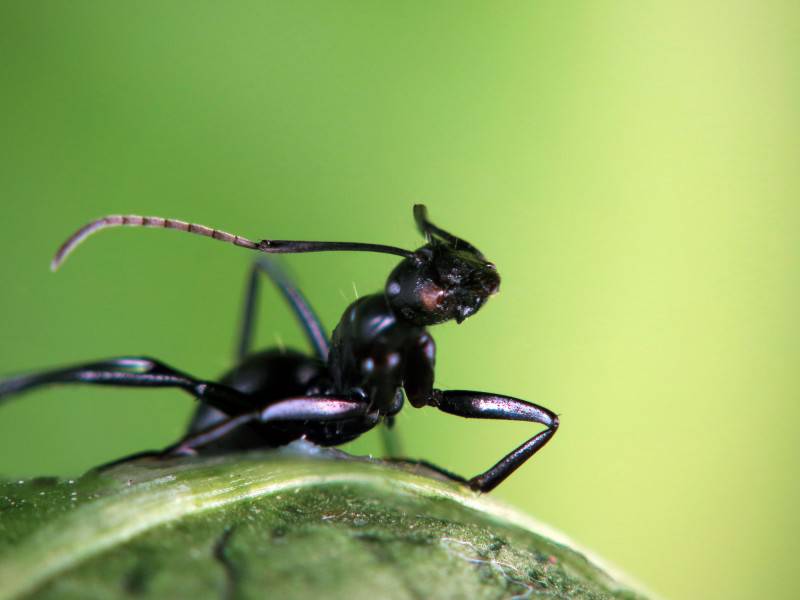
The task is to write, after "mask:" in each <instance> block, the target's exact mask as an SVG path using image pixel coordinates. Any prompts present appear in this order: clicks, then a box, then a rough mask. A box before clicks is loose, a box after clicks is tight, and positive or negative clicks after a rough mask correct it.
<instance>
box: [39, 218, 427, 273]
mask: <svg viewBox="0 0 800 600" xmlns="http://www.w3.org/2000/svg"><path fill="white" fill-rule="evenodd" d="M109 227H155V228H160V229H176V230H178V231H183V232H186V233H193V234H195V235H202V236H204V237H210V238H213V239H215V240H219V241H221V242H226V243H228V244H233V245H234V246H240V247H242V248H247V249H248V250H257V251H259V252H265V253H267V254H293V253H300V252H326V251H329V250H330V251H355V252H381V253H383V254H395V255H397V256H402V257H404V258H414V257H415V256H416V255H415V254H414V253H413V252H411V251H409V250H403V249H402V248H396V247H394V246H384V245H383V244H364V243H360V242H304V241H290V240H261V241H259V242H254V241H252V240H249V239H247V238H246V237H242V236H240V235H234V234H232V233H228V232H227V231H222V230H220V229H213V228H211V227H206V226H205V225H199V224H197V223H187V222H186V221H180V220H178V219H165V218H163V217H142V216H139V215H110V216H108V217H103V218H101V219H97V220H95V221H92V222H90V223H87V224H86V225H84V226H83V227H81V228H80V229H78V230H77V231H76V232H75V233H73V234H72V235H71V236H70V237H69V238H67V241H65V242H64V243H63V244H62V245H61V247H60V248H59V249H58V252H56V254H55V256H54V257H53V260H52V261H51V263H50V269H51V270H52V271H55V270H57V269H58V268H59V267H60V266H61V265H62V263H63V262H64V261H65V260H66V259H67V256H69V255H70V254H71V253H72V251H73V250H75V248H76V247H77V246H78V245H79V244H80V243H81V242H83V240H85V239H86V238H88V237H89V236H90V235H92V234H93V233H96V232H98V231H100V230H102V229H107V228H109Z"/></svg>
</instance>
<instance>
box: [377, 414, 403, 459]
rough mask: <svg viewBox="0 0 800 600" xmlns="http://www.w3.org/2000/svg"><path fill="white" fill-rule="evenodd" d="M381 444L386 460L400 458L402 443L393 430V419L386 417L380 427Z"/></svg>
mask: <svg viewBox="0 0 800 600" xmlns="http://www.w3.org/2000/svg"><path fill="white" fill-rule="evenodd" d="M381 444H382V445H383V453H384V455H385V456H387V457H388V458H392V459H393V458H397V457H398V456H402V454H403V443H402V440H401V439H400V436H399V435H398V434H397V429H395V423H394V417H388V418H387V419H386V421H384V422H383V424H382V426H381Z"/></svg>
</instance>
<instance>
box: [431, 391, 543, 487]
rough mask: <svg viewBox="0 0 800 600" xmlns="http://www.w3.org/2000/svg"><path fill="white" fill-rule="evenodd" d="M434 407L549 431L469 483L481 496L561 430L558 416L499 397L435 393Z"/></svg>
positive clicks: (449, 411)
mask: <svg viewBox="0 0 800 600" xmlns="http://www.w3.org/2000/svg"><path fill="white" fill-rule="evenodd" d="M431 406H435V407H436V408H438V409H439V410H441V411H443V412H446V413H450V414H452V415H458V416H460V417H466V418H469V419H501V420H504V421H529V422H533V423H541V424H542V425H546V426H547V429H545V430H544V431H542V432H541V433H538V434H536V435H535V436H533V437H532V438H530V439H529V440H528V441H527V442H525V443H524V444H522V445H521V446H519V447H517V448H516V449H514V450H512V451H511V452H510V453H509V454H507V455H506V456H504V457H503V458H502V459H500V461H499V462H498V463H497V464H495V465H494V466H493V467H492V468H490V469H489V470H488V471H486V472H484V473H481V474H480V475H476V476H475V477H473V478H472V479H470V480H469V486H470V487H471V488H472V489H474V490H478V491H480V492H489V491H491V490H493V489H494V488H495V487H497V486H498V485H499V484H500V483H501V482H502V481H503V480H504V479H505V478H506V477H508V476H509V475H511V473H513V472H514V471H515V470H516V469H517V468H518V467H520V466H521V465H522V463H524V462H525V461H526V460H528V459H529V458H530V457H531V456H533V455H534V454H536V452H538V451H539V450H541V448H542V446H544V445H545V444H546V443H547V442H548V441H549V440H550V438H552V437H553V434H554V433H555V432H556V430H557V429H558V416H557V415H556V414H555V413H553V412H551V411H549V410H547V409H546V408H544V407H542V406H538V405H536V404H533V403H531V402H526V401H525V400H519V399H517V398H511V397H510V396H501V395H499V394H487V393H483V392H468V391H462V390H451V391H439V390H434V394H433V401H432V402H431Z"/></svg>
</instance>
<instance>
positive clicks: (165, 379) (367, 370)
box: [0, 204, 558, 492]
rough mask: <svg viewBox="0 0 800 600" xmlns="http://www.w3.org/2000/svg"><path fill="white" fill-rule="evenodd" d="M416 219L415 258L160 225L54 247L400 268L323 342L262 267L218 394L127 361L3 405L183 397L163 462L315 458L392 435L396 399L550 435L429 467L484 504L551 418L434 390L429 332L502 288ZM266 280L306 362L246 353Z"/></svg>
mask: <svg viewBox="0 0 800 600" xmlns="http://www.w3.org/2000/svg"><path fill="white" fill-rule="evenodd" d="M414 218H415V220H416V223H417V226H418V227H419V229H420V231H421V233H422V234H423V235H424V236H425V241H426V243H425V245H424V246H422V247H421V248H419V249H417V250H415V251H413V252H411V251H408V250H403V249H402V248H396V247H393V246H385V245H381V244H364V243H356V242H308V241H286V240H262V241H260V242H253V241H251V240H249V239H247V238H244V237H241V236H238V235H232V234H230V233H226V232H224V231H219V230H217V229H212V228H209V227H206V226H204V225H197V224H193V223H187V222H185V221H178V220H175V219H164V218H161V217H141V216H122V215H113V216H109V217H104V218H102V219H98V220H96V221H93V222H91V223H89V224H88V225H86V226H84V227H83V228H81V229H79V230H78V231H77V232H75V233H74V234H73V235H72V236H71V237H70V238H69V239H68V240H67V241H66V242H65V243H64V244H63V245H62V246H61V248H60V249H59V250H58V252H57V253H56V255H55V257H54V259H53V262H52V264H51V267H52V269H53V270H55V269H57V268H58V267H59V266H60V264H61V263H62V262H63V261H64V260H65V259H66V257H67V255H68V254H69V253H70V252H72V250H74V249H75V247H76V246H77V245H78V244H79V243H81V242H82V241H83V240H84V239H86V238H87V237H88V236H89V235H91V234H93V233H95V232H97V231H99V230H101V229H105V228H108V227H117V226H125V227H156V228H165V229H176V230H178V231H184V232H187V233H193V234H197V235H202V236H206V237H210V238H213V239H216V240H220V241H223V242H227V243H231V244H234V245H236V246H240V247H242V248H247V249H250V250H256V251H258V252H263V253H267V254H289V253H299V252H322V251H329V250H333V251H366V252H381V253H386V254H394V255H397V256H401V257H402V261H401V262H400V264H398V265H397V266H396V267H395V268H394V270H393V271H392V272H391V274H390V275H389V278H388V280H387V282H386V286H385V288H384V290H383V291H382V292H380V293H377V294H372V295H369V296H365V297H362V298H360V299H358V300H356V301H355V302H353V303H352V304H351V305H350V306H348V307H347V309H346V310H345V311H344V314H343V315H342V318H341V320H340V321H339V324H338V325H337V326H336V329H334V331H333V336H332V337H331V338H330V341H329V338H328V336H327V335H326V333H325V330H324V328H323V326H322V324H321V323H320V320H319V318H317V316H316V314H315V313H314V311H313V310H312V308H311V306H310V305H309V303H308V302H307V301H306V299H305V298H304V296H303V295H302V293H301V292H300V290H298V289H297V288H296V287H295V286H294V285H292V283H291V282H290V281H289V280H288V279H287V278H286V277H285V276H284V275H283V273H282V272H281V271H280V270H278V268H277V267H276V266H275V265H274V263H272V262H270V261H268V260H266V258H265V257H262V258H261V259H259V260H257V261H256V262H255V264H254V266H253V270H252V272H251V274H250V279H249V284H248V289H247V295H246V298H245V308H244V318H243V325H242V330H241V336H240V342H239V345H238V353H237V354H238V361H237V366H236V367H234V368H233V369H232V370H231V371H229V372H228V373H227V374H226V375H224V376H223V377H222V379H221V380H220V381H219V382H214V381H205V380H202V379H197V378H195V377H192V376H190V375H187V374H186V373H183V372H181V371H178V370H177V369H174V368H172V367H170V366H168V365H165V364H164V363H162V362H160V361H158V360H155V359H152V358H144V357H129V356H126V357H120V358H112V359H109V360H101V361H98V362H92V363H86V364H81V365H75V366H71V367H66V368H62V369H56V370H52V371H46V372H42V373H34V374H29V375H22V376H18V377H14V378H11V379H8V380H6V381H3V382H0V400H3V399H5V398H6V397H8V396H11V395H13V394H17V393H20V392H23V391H26V390H30V389H32V388H35V387H38V386H42V385H47V384H54V383H85V384H95V385H113V386H132V387H176V388H180V389H183V390H185V391H187V392H189V393H190V394H192V395H193V396H194V397H195V398H197V399H198V400H199V401H200V402H201V404H200V406H199V408H198V409H197V411H196V413H195V415H194V418H193V419H192V422H191V425H190V427H189V430H188V432H187V434H186V436H185V437H184V438H183V439H182V440H180V441H179V442H177V443H176V444H174V445H173V446H170V447H169V448H167V449H166V450H164V451H163V453H161V455H164V456H180V455H187V454H195V453H197V452H199V451H211V450H217V451H220V450H246V449H253V448H264V447H278V446H283V445H285V444H288V443H290V442H292V441H294V440H298V439H301V438H303V439H306V440H308V441H310V442H313V443H315V444H319V445H322V446H335V445H339V444H343V443H345V442H348V441H350V440H352V439H354V438H356V437H358V436H359V435H361V434H362V433H365V432H366V431H369V430H370V429H372V428H373V427H375V426H376V425H377V424H378V423H381V422H385V423H387V424H388V425H391V423H392V421H393V418H394V416H395V415H396V414H397V413H398V412H399V411H400V409H401V408H402V406H403V401H404V394H403V392H405V397H407V398H408V401H409V402H410V403H411V405H412V406H414V407H415V408H422V407H423V406H432V407H434V408H438V409H439V410H441V411H443V412H446V413H450V414H453V415H458V416H460V417H467V418H475V419H501V420H511V421H529V422H534V423H539V424H542V425H544V426H546V429H545V430H543V431H541V432H540V433H538V434H537V435H535V436H533V437H531V438H530V439H529V440H528V441H526V442H525V443H523V444H522V445H520V446H519V447H517V448H516V449H514V450H513V451H512V452H510V453H509V454H508V455H506V456H505V457H503V458H502V459H501V460H500V461H499V462H497V464H495V465H494V466H493V467H491V468H490V469H489V470H487V471H485V472H484V473H481V474H479V475H477V476H475V477H473V478H472V479H469V480H465V479H463V478H461V477H458V476H455V475H453V474H451V473H449V472H447V471H445V470H443V469H439V468H436V467H433V468H434V469H436V470H437V471H439V472H441V473H443V474H446V475H447V476H449V477H451V478H453V479H456V480H458V481H461V482H464V483H467V484H468V485H469V486H470V487H471V488H472V489H474V490H478V491H481V492H488V491H490V490H492V489H494V488H495V487H496V486H497V485H498V484H500V483H501V482H502V481H503V480H504V479H505V478H506V477H508V476H509V475H510V474H511V473H513V472H514V470H516V469H517V468H518V467H519V466H520V465H522V463H524V462H525V461H526V460H528V459H529V458H530V457H531V456H533V455H534V454H535V453H536V452H537V451H539V450H540V449H541V448H542V447H543V446H544V445H545V444H546V443H547V442H548V441H549V440H550V438H551V437H553V434H555V432H556V430H557V429H558V417H557V416H556V415H555V414H554V413H553V412H551V411H549V410H548V409H546V408H543V407H541V406H537V405H536V404H532V403H530V402H526V401H525V400H520V399H518V398H512V397H510V396H502V395H500V394H491V393H485V392H473V391H464V390H439V389H436V388H434V387H433V382H434V359H435V345H434V341H433V338H432V337H431V336H430V334H429V333H428V331H427V329H426V328H427V327H428V326H429V325H436V324H438V323H444V322H445V321H450V320H452V319H455V320H456V322H458V323H461V322H462V321H463V320H464V319H466V318H467V317H469V316H471V315H473V314H475V313H476V312H477V311H478V310H479V309H480V308H481V306H483V304H484V303H485V302H486V300H487V299H488V298H489V296H491V295H493V294H495V293H496V292H497V291H498V289H499V286H500V276H499V275H498V273H497V270H496V269H495V266H494V265H493V264H492V263H491V262H489V261H487V260H486V258H485V257H484V255H483V254H482V253H481V252H480V251H479V250H478V249H477V248H475V247H474V246H472V245H471V244H469V243H468V242H466V241H464V240H462V239H461V238H458V237H456V236H454V235H452V234H450V233H448V232H446V231H444V230H442V229H440V228H439V227H437V226H436V225H434V224H433V223H431V222H430V220H428V216H427V211H426V209H425V207H424V206H423V205H419V204H418V205H415V206H414ZM262 275H266V276H268V277H269V278H271V279H272V281H273V282H274V283H275V284H276V285H277V287H278V289H279V290H280V291H281V293H282V295H283V296H284V297H285V298H286V300H287V301H288V302H289V305H290V306H291V308H292V309H293V311H294V313H295V314H296V316H297V318H298V320H299V322H300V324H301V325H302V327H303V329H304V330H305V333H306V336H307V337H308V340H309V342H310V343H311V346H312V347H313V349H314V355H313V356H307V355H305V354H302V353H300V352H297V351H285V350H277V349H267V350H264V351H261V352H255V353H251V351H250V346H251V339H252V330H253V325H254V321H255V304H256V298H257V296H258V288H259V278H260V277H261V276H262ZM400 460H403V459H400ZM408 462H415V461H408ZM421 464H425V465H428V466H432V465H429V464H428V463H424V462H423V463H421Z"/></svg>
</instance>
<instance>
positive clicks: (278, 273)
mask: <svg viewBox="0 0 800 600" xmlns="http://www.w3.org/2000/svg"><path fill="white" fill-rule="evenodd" d="M261 275H266V276H267V277H268V278H269V279H270V280H271V281H272V282H273V283H274V284H275V285H276V286H277V288H278V290H279V291H280V292H281V294H282V295H283V297H284V298H285V299H286V301H287V302H288V303H289V306H291V308H292V310H293V311H294V313H295V315H296V316H297V319H298V321H300V325H301V326H302V327H303V330H304V331H305V333H306V337H307V338H308V341H309V342H310V343H311V346H312V347H313V349H314V354H315V355H316V356H317V358H319V359H320V360H322V361H325V360H327V359H328V347H329V343H328V335H327V334H326V333H325V328H324V327H323V326H322V322H321V321H320V320H319V317H318V316H317V314H316V313H315V312H314V309H313V308H311V305H310V304H309V303H308V301H307V300H306V298H305V296H303V294H302V292H300V290H299V289H297V287H295V285H294V284H293V283H292V282H291V280H290V279H289V277H288V276H287V275H286V273H284V272H283V270H282V269H281V268H280V267H279V266H278V265H277V263H275V261H272V260H269V259H268V258H266V257H264V256H262V257H259V258H257V259H256V260H255V261H254V262H253V267H252V269H251V270H250V276H249V278H248V281H247V288H246V291H245V299H244V310H243V314H242V326H241V330H240V334H239V345H238V346H237V358H238V361H239V362H241V361H242V359H243V358H244V357H245V355H247V354H248V353H249V352H250V349H251V347H252V340H253V330H254V329H255V322H256V303H257V301H258V293H259V282H260V279H259V278H260V276H261Z"/></svg>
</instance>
